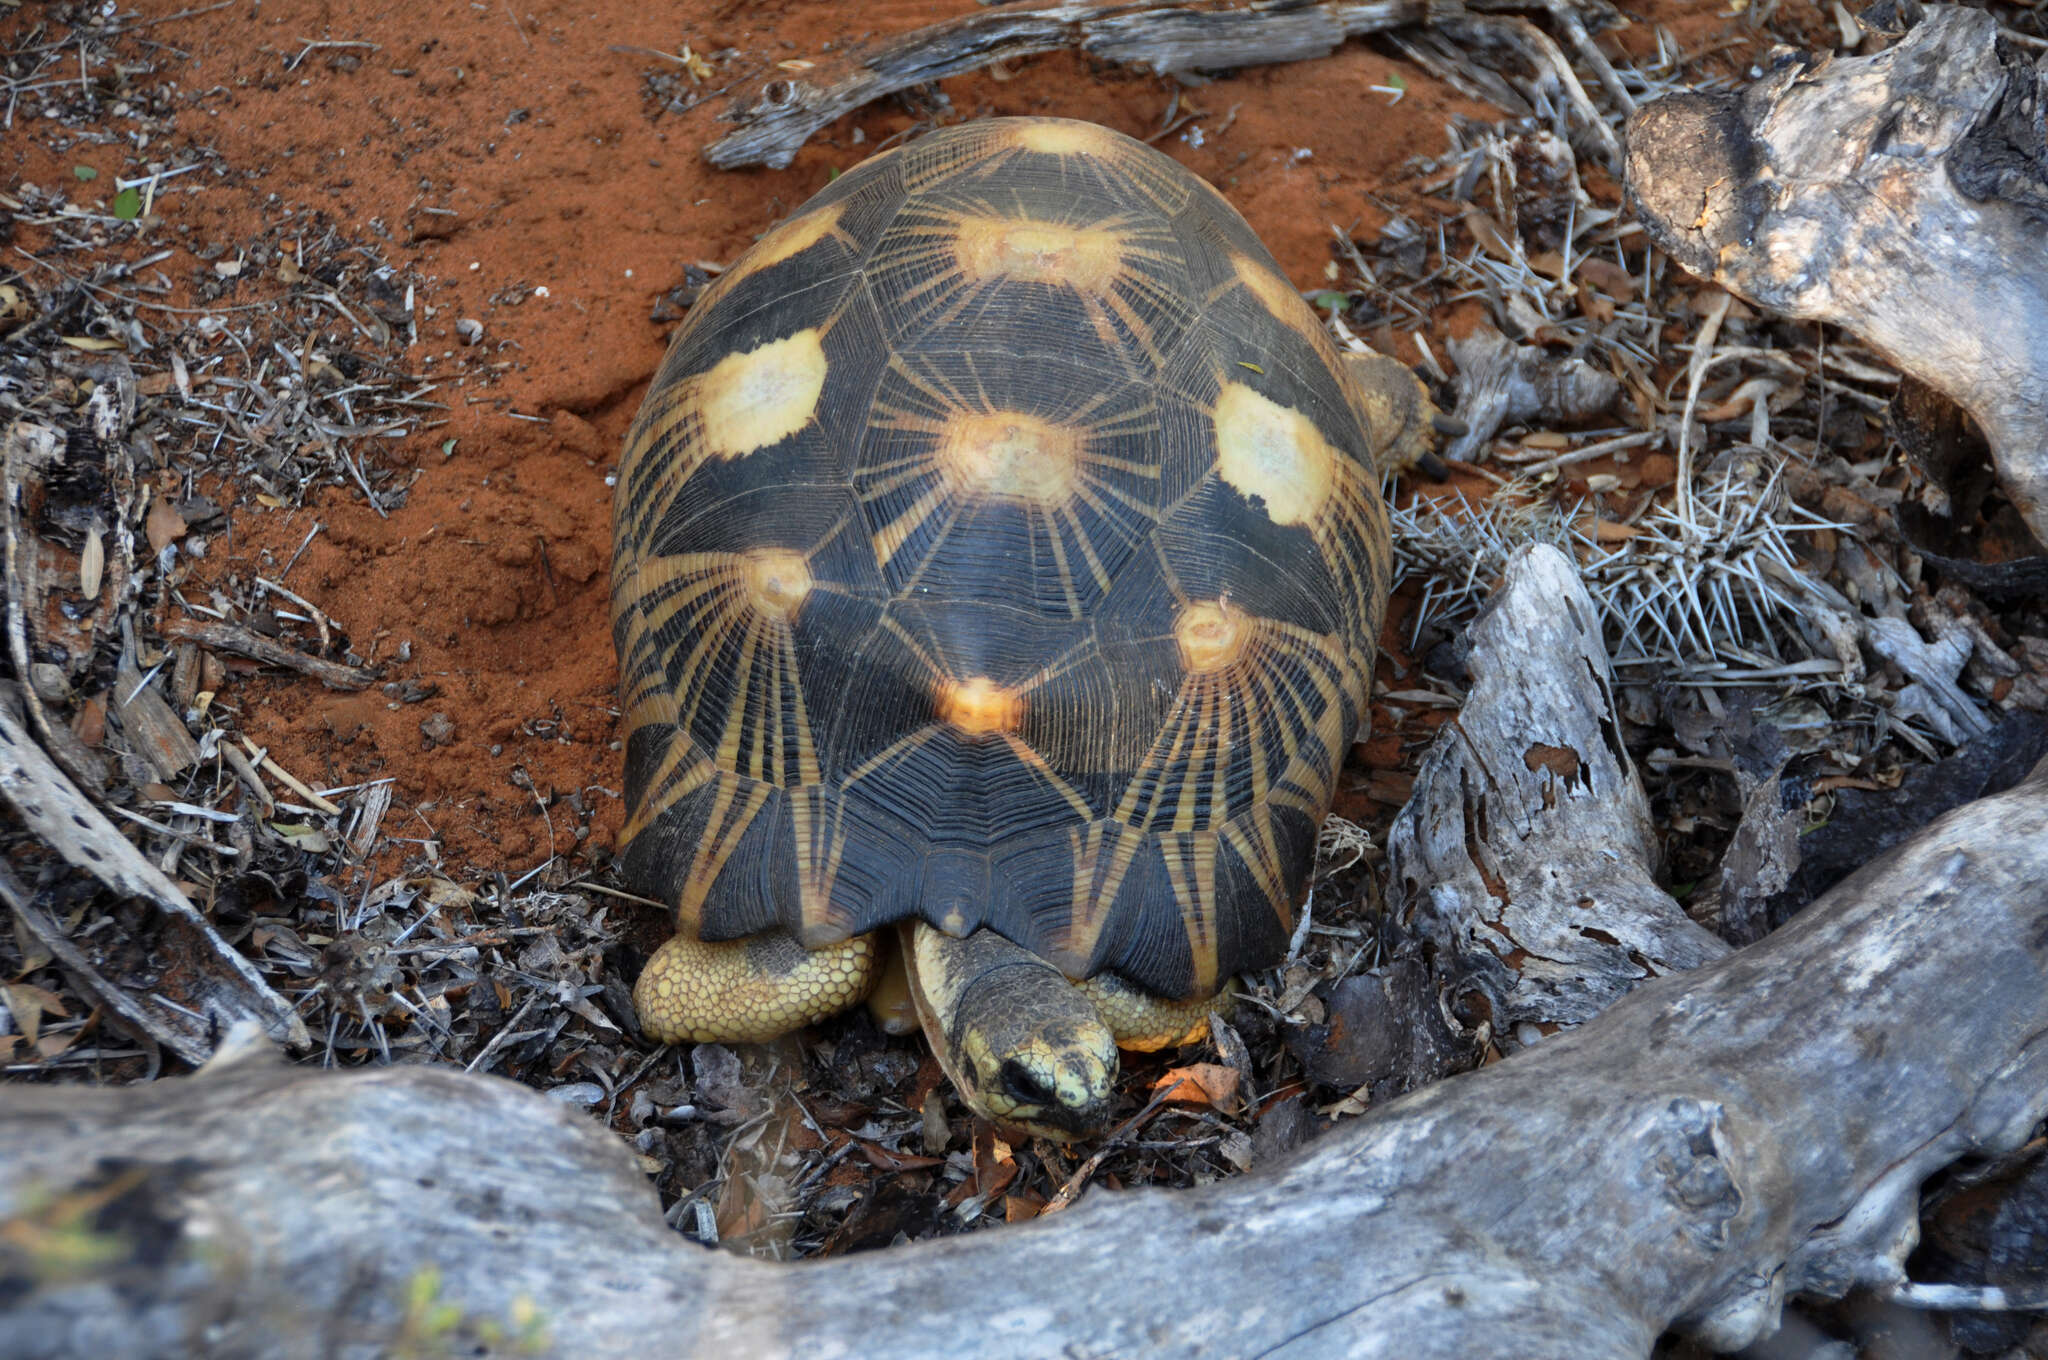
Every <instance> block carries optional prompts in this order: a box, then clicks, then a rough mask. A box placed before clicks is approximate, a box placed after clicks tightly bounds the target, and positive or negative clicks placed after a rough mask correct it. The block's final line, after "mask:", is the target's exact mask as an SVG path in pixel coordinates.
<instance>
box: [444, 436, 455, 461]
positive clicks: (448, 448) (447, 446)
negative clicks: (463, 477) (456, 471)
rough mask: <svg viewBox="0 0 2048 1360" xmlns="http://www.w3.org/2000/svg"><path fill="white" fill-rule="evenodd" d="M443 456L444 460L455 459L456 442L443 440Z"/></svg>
mask: <svg viewBox="0 0 2048 1360" xmlns="http://www.w3.org/2000/svg"><path fill="white" fill-rule="evenodd" d="M441 456H442V457H443V458H453V457H454V456H455V441H454V440H452V439H444V440H442V441H441Z"/></svg>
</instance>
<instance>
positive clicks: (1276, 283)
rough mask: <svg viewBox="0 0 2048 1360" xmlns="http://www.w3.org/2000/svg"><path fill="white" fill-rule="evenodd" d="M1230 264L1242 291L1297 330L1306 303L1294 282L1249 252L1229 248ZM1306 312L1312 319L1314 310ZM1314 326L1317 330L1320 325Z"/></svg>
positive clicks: (1279, 319) (1306, 306) (1306, 307)
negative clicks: (1254, 257) (1238, 251)
mask: <svg viewBox="0 0 2048 1360" xmlns="http://www.w3.org/2000/svg"><path fill="white" fill-rule="evenodd" d="M1230 264H1231V267H1232V268H1233V269H1235V270H1236V271H1237V281H1238V282H1239V283H1241V284H1243V285H1244V287H1245V291H1247V292H1249V293H1250V294H1251V295H1252V296H1253V297H1255V298H1257V299H1258V300H1259V305H1260V306H1261V307H1264V308H1265V309H1266V310H1267V311H1269V312H1271V313H1272V314H1273V316H1274V318H1275V319H1276V320H1278V321H1280V322H1282V323H1283V324H1285V325H1287V326H1289V327H1292V328H1294V329H1296V330H1299V329H1300V325H1299V324H1298V323H1299V322H1300V320H1301V318H1302V314H1303V313H1305V312H1307V310H1308V304H1307V303H1306V302H1303V301H1302V299H1301V294H1300V293H1297V292H1295V291H1294V285H1293V284H1291V283H1289V282H1288V281H1287V280H1286V279H1284V278H1282V277H1280V275H1278V274H1276V273H1274V272H1273V271H1272V270H1270V269H1268V268H1267V267H1266V266H1265V265H1262V264H1260V263H1259V262H1258V261H1257V260H1254V259H1253V258H1252V257H1251V256H1249V255H1240V254H1239V253H1237V252H1236V251H1232V252H1231V253H1230ZM1309 315H1310V319H1311V320H1313V313H1310V314H1309ZM1317 329H1318V330H1319V331H1320V329H1321V327H1317Z"/></svg>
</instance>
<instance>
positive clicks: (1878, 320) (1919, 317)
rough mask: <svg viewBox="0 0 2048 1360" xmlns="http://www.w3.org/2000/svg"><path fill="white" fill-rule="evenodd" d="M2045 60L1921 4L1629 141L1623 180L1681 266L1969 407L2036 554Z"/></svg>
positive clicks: (2042, 486) (2047, 478) (2046, 402)
mask: <svg viewBox="0 0 2048 1360" xmlns="http://www.w3.org/2000/svg"><path fill="white" fill-rule="evenodd" d="M2044 104H2048V64H2040V63H2029V62H2028V61H2027V60H2026V59H2025V58H2023V57H2022V56H2020V55H2019V54H2018V53H2017V51H2016V50H2014V49H2010V48H2006V47H2004V46H2003V45H2002V44H2001V43H2000V42H1999V40H1998V25H1997V22H1996V21H1995V19H1994V18H1993V17H1992V16H1991V15H1989V14H1987V13H1985V12H1983V11H1981V10H1973V9H1964V8H1959V7H1951V6H1938V7H1930V8H1929V9H1928V10H1927V12H1926V18H1925V19H1924V20H1923V21H1922V22H1921V23H1920V24H1919V25H1918V26H1917V27H1915V28H1913V29H1912V30H1911V31H1909V32H1908V33H1907V34H1906V36H1905V38H1904V39H1903V40H1902V41H1901V42H1899V43H1898V45H1897V46H1894V47H1891V48H1888V49H1887V50H1885V51H1883V52H1880V53H1878V54H1876V55H1875V56H1871V57H1858V58H1844V59H1829V58H1822V59H1820V60H1818V61H1812V60H1797V59H1788V60H1785V61H1782V62H1780V63H1779V64H1778V65H1777V66H1776V68H1775V69H1773V70H1772V71H1771V72H1770V74H1768V75H1766V76H1765V77H1764V78H1763V79H1762V80H1760V81H1758V82H1757V83H1756V84H1754V85H1752V86H1750V88H1749V89H1748V90H1746V91H1743V92H1741V93H1734V94H1723V93H1710V94H1679V95H1673V96H1670V97H1669V98H1666V99H1660V100H1658V101H1657V102H1656V103H1654V104H1651V105H1649V106H1647V107H1646V108H1644V109H1643V110H1642V112H1641V113H1640V114H1638V115H1637V116H1636V117H1635V118H1634V119H1632V120H1631V122H1630V124H1629V129H1628V145H1629V154H1628V182H1629V189H1630V192H1631V194H1632V195H1633V197H1634V199H1635V202H1636V205H1637V209H1638V211H1639V213H1640V214H1641V216H1642V218H1643V221H1644V222H1645V223H1646V224H1647V225H1648V227H1649V228H1650V232H1651V235H1652V236H1653V237H1654V238H1655V239H1656V241H1657V243H1658V245H1660V246H1662V247H1663V248H1664V249H1665V250H1666V251H1668V252H1669V253H1670V254H1671V256H1672V257H1673V258H1674V259H1676V260H1677V261H1678V262H1679V263H1680V264H1682V265H1684V266H1685V267H1686V268H1687V269H1689V270H1691V271H1692V272H1693V273H1695V274H1698V275H1700V276H1701V277H1704V278H1712V279H1714V280H1715V281H1716V282H1719V283H1721V284H1722V285H1724V286H1725V287H1727V288H1728V289H1730V290H1731V291H1733V292H1735V293H1738V294H1740V295H1741V296H1742V297H1744V298H1747V299H1749V300H1750V301H1752V302H1756V303H1760V304H1761V305H1763V306H1765V307H1769V308H1771V309H1773V310H1774V311H1778V312H1782V313H1785V314H1786V315H1789V316H1794V317H1801V318H1808V319H1813V320H1821V321H1832V322H1836V323H1839V324H1840V325H1842V326H1844V327H1846V328H1847V329H1849V330H1851V331H1854V332H1855V333H1856V334H1858V335H1860V336H1862V337H1864V338H1865V339H1866V340H1867V341H1869V342H1870V344H1871V345H1872V346H1874V347H1875V348H1877V349H1878V350H1880V351H1882V352H1883V353H1884V354H1885V356H1886V357H1887V358H1889V359H1890V360H1891V361H1892V362H1894V363H1896V364H1897V365H1898V366H1899V367H1900V368H1902V369H1905V370H1906V371H1907V372H1909V373H1911V374H1913V375H1914V376H1915V377H1917V378H1919V379H1921V380H1922V381H1924V382H1926V383H1927V384H1928V385H1929V386H1931V387H1934V388H1937V389H1938V390H1940V391H1941V392H1943V393H1945V394H1947V395H1948V396H1949V397H1950V398H1952V399H1953V400H1954V401H1955V402H1956V403H1957V404H1959V405H1961V406H1962V407H1963V408H1964V409H1966V410H1967V411H1969V413H1970V414H1971V416H1972V417H1974V418H1975V420H1976V421H1977V423H1978V425H1979V426H1980V427H1981V428H1982V429H1983V431H1984V435H1985V438H1986V439H1987V441H1988V442H1989V443H1990V445H1991V453H1992V460H1993V462H1994V463H1995V464H1996V466H1997V469H1998V474H1999V478H2000V480H2001V482H2002V483H2003V485H2004V487H2005V490H2006V492H2007V494H2008V495H2010V496H2011V497H2012V499H2013V501H2014V503H2015V504H2016V505H2018V507H2019V509H2020V512H2021V514H2023V515H2024V516H2025V517H2026V519H2027V522H2028V524H2029V525H2030V526H2031V527H2032V528H2033V531H2034V535H2035V537H2037V538H2040V539H2042V540H2043V541H2044V542H2048V391H2044V389H2043V387H2042V385H2041V382H2040V381H2039V375H2040V374H2041V373H2043V372H2044V371H2048V247H2044V243H2048V125H2044V122H2043V114H2042V109H2043V106H2044Z"/></svg>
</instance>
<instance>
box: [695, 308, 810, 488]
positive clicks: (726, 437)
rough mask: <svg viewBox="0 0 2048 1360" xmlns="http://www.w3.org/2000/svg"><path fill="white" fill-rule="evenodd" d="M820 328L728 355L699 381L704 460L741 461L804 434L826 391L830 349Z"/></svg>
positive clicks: (701, 445)
mask: <svg viewBox="0 0 2048 1360" xmlns="http://www.w3.org/2000/svg"><path fill="white" fill-rule="evenodd" d="M820 340H821V336H820V333H819V331H818V329H817V328H816V327H812V328H810V329H808V330H801V331H798V332H797V333H796V334H795V335H791V336H788V337H786V338H784V339H781V340H772V341H770V342H769V343H767V344H765V345H762V346H761V347H760V348H759V349H751V350H748V351H746V352H745V353H743V354H728V355H726V356H725V357H724V358H723V359H720V360H719V361H718V362H717V363H716V364H713V365H712V366H711V370H710V371H709V372H708V373H706V374H704V376H703V377H701V378H699V379H697V414H698V419H699V420H700V421H701V422H702V424H701V429H702V435H701V443H700V445H699V450H700V454H701V456H704V457H711V458H738V457H740V456H742V455H744V454H749V453H752V452H754V451H755V450H756V449H764V448H767V447H768V446H769V445H771V444H778V443H780V442H782V441H783V440H785V439H787V438H789V436H791V435H793V434H795V433H796V432H797V431H798V430H801V429H802V428H803V427H804V426H805V425H808V424H809V423H810V421H811V415H812V413H813V412H815V411H816V410H817V409H818V397H819V395H820V394H821V393H823V392H824V390H825V369H826V364H825V348H824V346H823V344H821V343H820Z"/></svg>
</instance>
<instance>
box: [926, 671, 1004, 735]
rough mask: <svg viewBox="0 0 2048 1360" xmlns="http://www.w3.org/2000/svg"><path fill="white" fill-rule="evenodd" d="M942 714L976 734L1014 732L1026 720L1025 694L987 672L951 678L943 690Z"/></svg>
mask: <svg viewBox="0 0 2048 1360" xmlns="http://www.w3.org/2000/svg"><path fill="white" fill-rule="evenodd" d="M939 716H940V717H942V718H944V719H945V720H946V721H947V722H949V723H951V724H953V726H955V727H957V728H959V729H960V730H961V731H963V732H966V733H968V734H970V735H972V736H987V735H989V734H992V733H997V732H1014V731H1016V730H1017V729H1018V728H1019V727H1021V726H1022V725H1023V723H1024V696H1023V694H1021V693H1020V692H1018V691H1017V690H1014V689H1006V688H1005V687H1003V686H1001V685H998V684H997V683H996V682H995V681H993V680H991V679H989V678H988V677H987V676H985V675H977V676H973V677H971V678H969V679H966V680H949V681H947V682H945V684H944V686H943V688H941V690H940V691H939Z"/></svg>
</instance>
